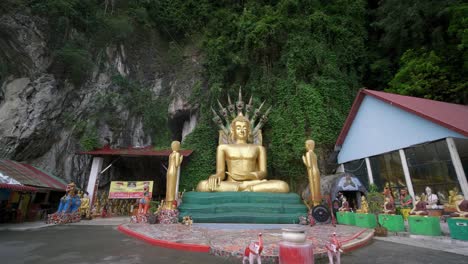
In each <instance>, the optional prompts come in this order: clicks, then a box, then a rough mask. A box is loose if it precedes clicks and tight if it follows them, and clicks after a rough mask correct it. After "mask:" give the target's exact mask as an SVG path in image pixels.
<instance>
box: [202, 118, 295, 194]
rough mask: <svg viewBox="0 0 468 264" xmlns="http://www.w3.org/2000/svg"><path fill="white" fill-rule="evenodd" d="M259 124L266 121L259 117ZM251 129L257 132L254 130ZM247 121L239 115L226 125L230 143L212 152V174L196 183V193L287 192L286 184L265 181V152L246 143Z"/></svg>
mask: <svg viewBox="0 0 468 264" xmlns="http://www.w3.org/2000/svg"><path fill="white" fill-rule="evenodd" d="M262 120H263V123H264V122H265V121H266V117H265V115H264V116H263V119H262ZM255 130H256V131H258V130H259V129H257V127H255ZM250 132H251V122H250V120H249V119H248V118H246V117H244V116H243V115H242V112H239V114H238V116H237V117H236V118H234V120H232V122H231V125H230V137H231V142H230V143H228V144H221V145H219V146H218V149H217V151H216V174H214V175H211V176H210V177H209V178H208V179H207V180H204V181H201V182H199V183H198V186H197V191H199V192H238V191H250V192H276V193H287V192H289V185H288V184H287V183H286V182H284V181H280V180H266V177H267V166H266V159H267V158H266V150H265V148H264V147H263V146H262V145H257V144H252V143H249V142H248V141H249V139H250V138H251V137H250ZM226 166H227V168H226Z"/></svg>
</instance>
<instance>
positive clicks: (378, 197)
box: [367, 184, 387, 236]
mask: <svg viewBox="0 0 468 264" xmlns="http://www.w3.org/2000/svg"><path fill="white" fill-rule="evenodd" d="M367 203H368V204H369V212H370V213H372V214H374V215H375V218H376V221H377V227H376V228H375V232H374V234H375V235H376V236H387V228H385V227H383V226H382V225H381V224H380V223H379V218H378V216H379V213H380V212H381V211H382V206H383V203H384V195H383V194H382V193H381V192H379V191H378V188H377V185H375V184H371V185H370V186H369V192H368V193H367Z"/></svg>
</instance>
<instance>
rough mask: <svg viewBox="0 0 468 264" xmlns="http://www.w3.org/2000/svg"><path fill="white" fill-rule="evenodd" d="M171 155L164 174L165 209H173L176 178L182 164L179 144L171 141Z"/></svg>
mask: <svg viewBox="0 0 468 264" xmlns="http://www.w3.org/2000/svg"><path fill="white" fill-rule="evenodd" d="M171 149H172V153H171V155H169V165H168V167H167V174H166V203H165V204H164V208H165V209H175V208H174V202H176V193H177V176H178V172H179V167H180V164H182V160H183V158H184V157H183V156H182V155H181V154H180V153H179V149H180V142H179V141H172V143H171Z"/></svg>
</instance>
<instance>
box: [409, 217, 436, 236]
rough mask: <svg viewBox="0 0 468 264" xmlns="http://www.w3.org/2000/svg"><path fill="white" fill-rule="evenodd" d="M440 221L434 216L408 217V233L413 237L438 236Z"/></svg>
mask: <svg viewBox="0 0 468 264" xmlns="http://www.w3.org/2000/svg"><path fill="white" fill-rule="evenodd" d="M439 221H440V219H439V217H435V216H409V217H408V224H409V231H410V233H411V234H413V235H425V236H440V235H442V231H441V229H440V222H439Z"/></svg>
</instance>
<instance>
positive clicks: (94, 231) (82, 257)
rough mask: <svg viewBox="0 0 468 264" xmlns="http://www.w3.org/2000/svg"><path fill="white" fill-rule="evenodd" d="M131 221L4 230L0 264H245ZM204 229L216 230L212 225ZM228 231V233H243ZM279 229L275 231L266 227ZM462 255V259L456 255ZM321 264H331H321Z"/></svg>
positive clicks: (423, 247) (374, 248) (383, 252)
mask: <svg viewBox="0 0 468 264" xmlns="http://www.w3.org/2000/svg"><path fill="white" fill-rule="evenodd" d="M122 223H124V224H125V223H128V218H107V219H95V220H92V221H82V222H80V223H76V224H70V225H65V226H55V225H46V224H44V223H41V222H36V223H23V224H9V225H5V224H2V225H0V263H8V264H16V263H18V264H19V263H25V264H28V263H31V264H32V263H34V264H41V263H51V264H54V263H60V264H63V263H67V264H85V263H98V264H101V263H102V264H104V263H117V264H119V263H130V264H140V263H141V264H143V263H151V264H153V263H161V264H165V263H208V264H210V263H240V261H239V260H238V259H232V258H223V257H217V256H212V255H209V254H206V253H194V252H185V251H177V250H172V249H166V248H160V247H156V246H152V245H149V244H147V243H145V242H142V241H140V240H137V239H134V238H131V237H129V236H127V235H124V234H122V233H121V232H118V231H117V230H116V226H117V225H118V224H122ZM202 227H205V228H210V225H209V224H207V225H205V226H203V225H202ZM239 227H240V226H236V225H228V226H226V229H229V228H230V229H239ZM266 228H272V229H275V226H273V225H272V226H271V227H269V226H266ZM454 253H456V254H454ZM467 256H468V241H459V240H453V239H450V237H447V236H445V237H443V236H442V237H425V236H414V235H408V234H405V233H401V234H398V236H389V237H385V238H380V237H376V238H374V241H373V242H371V244H369V245H367V246H365V247H363V248H360V249H357V250H355V251H352V252H350V253H346V254H344V255H343V257H342V262H343V263H344V264H350V263H356V264H357V263H382V264H386V263H391V264H394V263H410V264H413V263H415V264H416V263H443V264H450V263H468V261H467ZM316 263H328V260H326V259H318V260H316Z"/></svg>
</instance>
